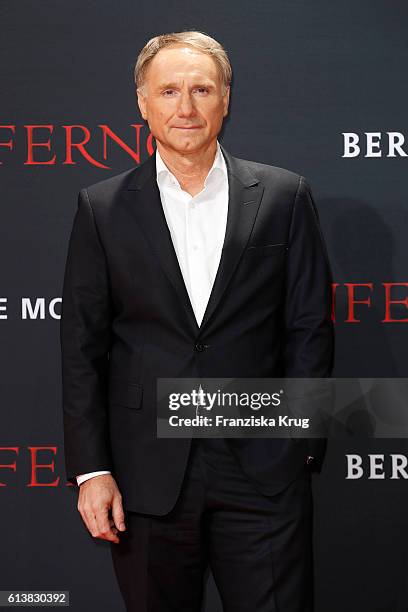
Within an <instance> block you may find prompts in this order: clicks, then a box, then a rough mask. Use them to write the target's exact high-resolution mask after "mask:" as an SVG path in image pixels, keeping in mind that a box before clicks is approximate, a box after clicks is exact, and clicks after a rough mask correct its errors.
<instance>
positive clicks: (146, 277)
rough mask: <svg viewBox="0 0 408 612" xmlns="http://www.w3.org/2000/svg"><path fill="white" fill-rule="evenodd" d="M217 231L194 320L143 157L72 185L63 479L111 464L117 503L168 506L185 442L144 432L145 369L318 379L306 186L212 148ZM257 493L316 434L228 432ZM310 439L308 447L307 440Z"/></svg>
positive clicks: (319, 297)
mask: <svg viewBox="0 0 408 612" xmlns="http://www.w3.org/2000/svg"><path fill="white" fill-rule="evenodd" d="M222 153H223V155H224V157H225V160H226V164H227V170H228V180H229V205H228V218H227V229H226V236H225V241H224V245H223V250H222V256H221V261H220V265H219V268H218V271H217V275H216V278H215V282H214V286H213V289H212V293H211V296H210V299H209V302H208V305H207V309H206V311H205V315H204V318H203V321H202V323H201V326H198V324H197V321H196V319H195V316H194V312H193V309H192V306H191V303H190V300H189V297H188V293H187V290H186V287H185V284H184V281H183V277H182V274H181V270H180V267H179V264H178V260H177V256H176V253H175V250H174V247H173V244H172V240H171V236H170V232H169V229H168V227H167V224H166V220H165V216H164V213H163V209H162V204H161V201H160V193H159V190H158V186H157V183H156V168H155V155H153V156H152V157H150V158H149V159H148V160H147V161H145V162H144V163H143V164H141V165H140V166H139V167H137V168H132V169H130V170H127V171H126V172H123V173H121V174H119V175H117V176H114V177H111V178H109V179H107V180H104V181H101V182H98V183H96V184H94V185H91V186H90V187H88V188H86V189H82V190H81V191H80V193H79V198H78V209H77V211H76V215H75V219H74V223H73V229H72V233H71V236H70V240H69V246H68V255H67V262H66V269H65V276H64V283H63V295H62V316H61V326H60V332H61V335H60V338H61V349H62V382H63V414H64V441H65V462H66V471H67V478H68V479H69V480H70V481H71V482H75V476H76V475H77V474H80V473H84V472H91V471H94V470H101V469H110V470H111V471H112V473H113V476H114V477H115V479H116V481H117V483H118V485H119V488H120V490H121V493H122V496H123V505H124V507H125V508H126V509H128V510H133V511H138V512H147V513H151V514H157V515H161V514H165V513H167V512H168V511H170V510H171V508H172V507H173V506H174V504H175V502H176V499H177V496H178V493H179V490H180V487H181V483H182V479H183V475H184V471H185V467H186V462H187V458H188V453H189V448H190V444H191V440H190V439H185V438H184V439H168V438H167V439H166V438H159V439H158V438H157V436H156V378H157V377H170V378H173V377H174V378H176V377H185V378H189V377H191V378H195V377H220V378H223V377H225V378H228V377H233V378H235V377H253V378H256V377H260V378H262V377H282V376H285V377H327V376H330V374H331V371H332V362H333V325H332V321H331V273H330V267H329V263H328V258H327V253H326V248H325V244H324V240H323V237H322V233H321V230H320V226H319V221H318V214H317V211H316V208H315V205H314V203H313V199H312V196H311V192H310V188H309V186H308V183H307V181H306V180H305V179H304V178H303V177H301V176H299V175H297V174H295V173H293V172H290V171H288V170H285V169H283V168H278V167H275V166H269V165H265V164H261V163H256V162H252V161H247V160H243V159H238V158H236V157H233V156H232V155H230V154H229V153H228V152H227V151H226V150H225V148H224V147H222ZM229 443H230V445H231V448H232V449H233V452H234V453H235V454H236V456H237V459H238V460H239V461H240V463H241V465H242V468H243V469H244V471H245V473H246V474H247V476H248V477H249V478H250V479H251V480H252V481H253V483H254V484H255V486H257V487H258V488H259V490H261V491H262V492H263V493H265V494H274V493H276V492H278V491H279V490H281V489H282V488H283V487H285V486H287V484H288V483H289V482H291V480H293V479H294V478H296V477H297V476H298V475H299V473H300V472H301V471H302V470H303V469H304V464H305V458H306V455H307V454H308V453H310V454H314V455H315V456H316V459H317V461H318V462H320V465H321V462H322V460H323V456H324V451H325V441H324V440H322V439H320V440H305V439H299V440H297V441H295V440H292V439H252V440H250V439H238V438H236V439H229ZM310 445H312V448H311V446H310Z"/></svg>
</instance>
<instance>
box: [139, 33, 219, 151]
mask: <svg viewBox="0 0 408 612" xmlns="http://www.w3.org/2000/svg"><path fill="white" fill-rule="evenodd" d="M137 97H138V105H139V109H140V112H141V115H142V117H143V119H145V120H147V122H148V124H149V128H150V131H151V132H152V134H153V136H154V137H155V139H156V141H157V142H159V143H160V144H162V145H163V147H166V148H168V149H172V150H173V151H177V152H179V153H187V152H197V151H200V150H202V149H206V148H207V147H208V146H209V144H210V143H211V142H212V141H214V140H215V139H216V138H217V135H218V134H219V132H220V130H221V127H222V121H223V118H224V117H225V116H226V115H227V114H228V102H229V87H228V88H227V91H226V93H225V94H224V95H223V93H222V81H221V76H220V74H219V71H218V69H217V65H216V63H215V61H214V60H213V59H212V57H210V56H209V55H206V54H204V53H200V52H198V51H196V50H195V49H193V48H192V47H189V46H182V45H178V46H175V47H171V48H165V49H161V50H160V51H159V52H158V53H157V55H155V57H154V58H153V60H152V61H151V62H150V65H149V67H148V69H147V74H146V79H145V83H144V91H143V93H140V92H138V94H137Z"/></svg>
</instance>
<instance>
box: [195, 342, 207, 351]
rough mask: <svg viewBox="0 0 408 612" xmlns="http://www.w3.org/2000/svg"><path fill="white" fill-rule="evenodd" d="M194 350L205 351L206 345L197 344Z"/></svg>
mask: <svg viewBox="0 0 408 612" xmlns="http://www.w3.org/2000/svg"><path fill="white" fill-rule="evenodd" d="M194 350H195V351H199V352H201V351H205V344H202V343H201V342H197V343H196V344H195V346H194Z"/></svg>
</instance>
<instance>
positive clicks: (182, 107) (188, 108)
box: [177, 91, 195, 117]
mask: <svg viewBox="0 0 408 612" xmlns="http://www.w3.org/2000/svg"><path fill="white" fill-rule="evenodd" d="M177 111H178V115H179V117H191V116H193V115H194V113H195V108H194V101H193V99H192V97H191V94H190V92H188V91H183V92H182V93H181V95H180V98H179V105H178V108H177Z"/></svg>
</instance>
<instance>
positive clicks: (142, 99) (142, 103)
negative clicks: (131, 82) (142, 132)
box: [136, 89, 147, 121]
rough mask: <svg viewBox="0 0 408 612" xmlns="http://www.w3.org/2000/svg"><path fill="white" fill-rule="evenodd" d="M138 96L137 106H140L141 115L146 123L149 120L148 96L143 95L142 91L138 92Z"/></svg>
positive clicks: (138, 90)
mask: <svg viewBox="0 0 408 612" xmlns="http://www.w3.org/2000/svg"><path fill="white" fill-rule="evenodd" d="M136 95H137V104H138V106H139V110H140V114H141V115H142V117H143V119H144V120H145V121H146V120H147V101H146V96H145V95H144V94H143V91H142V90H140V89H137V90H136Z"/></svg>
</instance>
